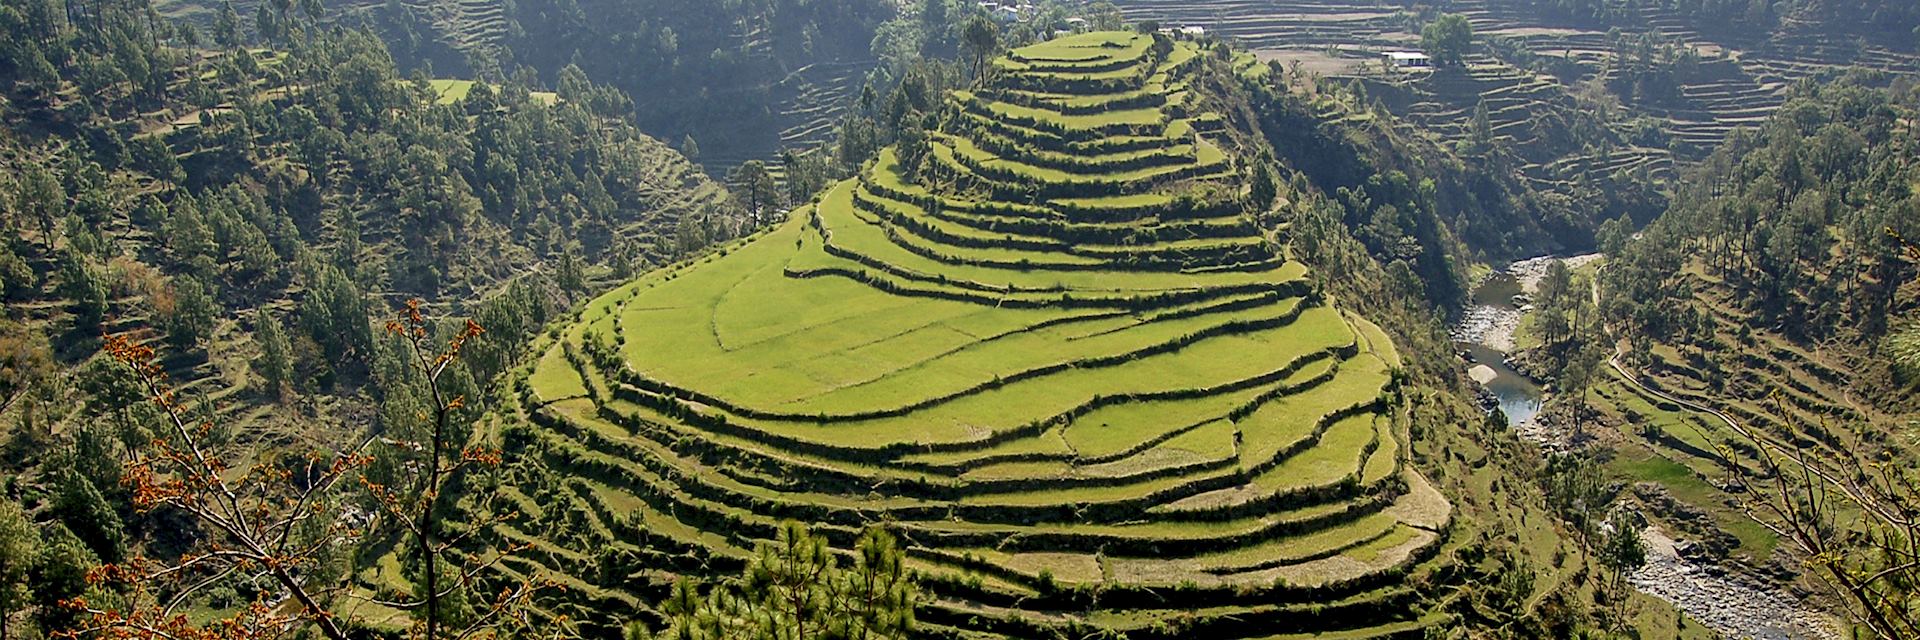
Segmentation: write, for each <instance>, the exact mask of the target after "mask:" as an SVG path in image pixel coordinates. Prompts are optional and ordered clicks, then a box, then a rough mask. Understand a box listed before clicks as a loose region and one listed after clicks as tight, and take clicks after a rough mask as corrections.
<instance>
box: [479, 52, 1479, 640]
mask: <svg viewBox="0 0 1920 640" xmlns="http://www.w3.org/2000/svg"><path fill="white" fill-rule="evenodd" d="M996 65H997V67H998V68H999V69H1000V70H1001V71H1002V73H1001V74H1000V76H999V79H998V80H997V81H995V82H993V83H991V84H990V85H987V86H981V87H977V88H975V89H974V90H972V91H963V92H956V93H954V94H953V95H952V96H951V100H950V104H949V105H948V108H947V110H946V114H947V117H946V119H945V123H944V125H943V126H942V127H940V128H939V129H938V130H937V131H935V132H934V133H932V134H931V135H930V137H929V140H928V142H927V146H926V147H925V149H924V153H923V154H921V155H923V157H924V160H922V161H921V163H920V165H921V166H919V167H911V166H905V165H910V164H912V163H911V161H910V160H903V159H902V157H901V156H902V154H901V153H900V152H899V151H898V150H888V151H885V152H883V153H882V154H881V157H880V158H879V159H878V160H877V161H875V162H873V163H870V164H869V165H868V166H867V167H866V168H865V170H864V171H863V172H862V173H861V174H860V175H858V176H857V177H855V178H852V179H849V180H846V181H844V182H842V183H840V184H838V185H835V186H833V187H831V188H830V189H829V190H828V191H827V192H826V193H824V194H823V195H822V196H820V197H819V198H817V199H816V200H815V201H814V202H812V203H810V204H808V205H807V206H803V207H800V208H799V209H797V210H795V211H794V212H793V213H792V215H791V217H790V218H789V219H788V220H787V221H786V223H785V224H782V225H779V226H777V227H775V228H772V229H770V230H767V231H765V232H763V233H761V234H759V235H758V236H756V237H754V238H751V239H749V240H747V241H744V242H741V243H739V244H736V245H732V246H730V247H729V248H727V249H725V250H722V251H720V252H718V253H717V254H714V255H711V256H709V257H706V258H703V259H700V260H698V261H696V262H694V263H691V264H685V265H680V266H677V267H674V268H670V269H666V270H662V271H659V272H655V273H653V274H650V275H647V276H645V277H642V278H640V279H638V280H635V281H633V282H631V283H628V284H626V285H624V286H621V287H619V288H617V289H615V290H613V291H611V292H609V293H607V294H605V295H604V296H602V297H600V298H598V299H596V300H594V301H592V302H590V303H588V304H587V305H586V307H585V309H584V310H583V311H581V312H580V313H579V314H578V315H577V317H576V318H575V319H574V320H573V321H571V322H570V323H568V324H566V325H565V326H564V327H561V328H558V329H556V330H555V331H552V332H550V333H549V334H548V336H547V337H546V338H545V339H544V340H543V341H541V342H540V343H538V344H537V345H536V346H535V351H534V353H535V354H536V355H535V356H534V357H532V358H530V360H531V361H533V362H534V364H533V365H532V366H531V367H530V368H529V369H528V370H527V371H526V372H525V374H524V377H522V378H521V380H520V382H518V383H517V385H516V395H517V396H518V403H517V406H516V407H514V408H513V409H511V410H509V411H507V412H505V413H503V414H501V415H497V416H495V420H496V421H497V424H496V428H498V429H500V430H502V431H503V432H504V434H505V436H506V441H507V443H508V447H509V451H510V453H511V454H512V457H513V458H514V459H515V460H516V462H514V463H513V464H512V465H511V466H514V467H515V468H518V469H522V471H515V472H513V473H514V474H517V475H518V476H519V477H520V478H521V481H520V482H519V483H518V484H515V485H513V486H510V487H508V488H505V489H503V492H504V493H505V494H506V495H507V496H508V497H509V498H512V499H514V500H516V501H518V502H519V503H520V504H521V505H522V508H523V509H525V510H526V511H527V512H528V513H529V514H532V515H534V516H535V517H534V518H533V519H532V520H533V522H530V523H521V524H515V525H511V526H508V525H501V526H500V527H499V528H498V529H496V533H497V534H498V535H500V536H502V537H504V538H508V539H516V540H528V541H533V542H534V543H535V545H536V547H535V549H536V550H535V552H533V553H531V554H529V555H528V556H527V557H526V558H524V559H521V560H516V562H515V563H514V564H512V565H510V566H508V567H507V568H505V569H504V570H505V571H507V572H510V573H526V572H533V571H542V570H544V571H549V572H552V573H557V574H563V575H566V576H571V577H570V578H567V579H566V580H567V584H568V585H569V586H570V587H572V592H573V593H574V594H575V596H576V598H575V600H576V602H578V603H579V604H576V605H573V606H581V607H591V608H592V609H593V610H594V611H596V612H597V615H598V616H599V617H601V618H605V617H607V616H608V614H609V612H614V611H621V610H644V609H645V605H644V604H642V603H644V602H647V601H650V600H653V599H656V598H657V597H658V596H659V595H660V593H661V589H662V584H664V580H665V578H666V577H667V576H670V575H671V574H674V573H695V574H713V573H719V572H723V571H727V570H729V569H732V568H737V567H738V566H740V564H741V563H742V562H743V559H744V558H745V557H746V556H747V555H748V554H749V553H751V552H752V549H753V547H754V545H755V544H756V542H758V541H762V540H766V539H769V538H771V537H772V536H773V535H774V530H775V527H776V525H777V523H778V522H779V521H780V520H782V519H798V520H802V521H806V522H809V523H812V524H814V526H816V527H817V528H818V529H819V530H820V531H821V532H822V533H823V535H825V536H826V537H827V538H828V539H829V540H831V541H832V542H833V543H834V544H835V545H838V546H839V547H841V548H843V549H844V548H847V547H848V546H850V545H851V544H852V542H853V539H854V537H855V536H856V535H857V534H858V532H859V531H860V530H861V529H862V528H863V527H865V526H867V525H870V524H874V523H885V526H887V527H888V528H889V529H890V530H892V531H894V532H895V533H896V534H897V535H898V536H900V538H901V540H902V543H903V545H904V547H905V548H906V549H907V552H908V556H909V558H910V564H911V567H912V568H913V569H915V570H916V571H917V572H919V573H920V574H921V576H922V582H923V585H924V589H925V590H927V591H930V592H931V594H932V597H931V599H930V600H929V601H928V602H926V603H924V605H923V607H922V610H921V612H920V619H921V621H922V624H923V625H924V626H926V627H928V631H929V632H932V633H935V634H945V635H947V636H948V637H989V636H1004V635H1016V636H1022V637H1032V636H1041V635H1051V634H1055V633H1066V632H1068V631H1071V630H1076V629H1077V630H1081V631H1086V630H1089V629H1106V630H1113V631H1120V632H1124V633H1125V634H1127V637H1132V638H1173V637H1211V638H1250V637H1278V635H1276V634H1292V633H1302V634H1305V633H1321V632H1333V633H1337V634H1339V637H1350V638H1365V637H1383V636H1392V637H1399V636H1407V635H1412V636H1414V637H1418V635H1419V634H1420V632H1421V629H1422V628H1423V627H1424V626H1426V625H1428V624H1431V623H1433V622H1434V621H1435V620H1437V619H1439V618H1438V617H1437V614H1430V613H1428V612H1429V611H1430V610H1431V606H1432V605H1431V602H1432V600H1430V598H1429V596H1431V595H1433V594H1430V593H1427V592H1425V591H1423V590H1421V589H1418V588H1416V587H1415V586H1413V585H1421V584H1432V583H1437V582H1444V581H1446V580H1448V579H1449V578H1447V577H1446V576H1448V575H1451V572H1449V571H1445V569H1448V568H1450V567H1451V566H1452V565H1451V564H1450V563H1451V562H1452V560H1451V558H1452V554H1449V553H1443V551H1445V550H1446V549H1447V548H1448V547H1449V546H1450V545H1453V544H1457V542H1456V537H1457V536H1453V535H1450V532H1451V531H1452V527H1451V525H1452V513H1453V507H1452V506H1451V504H1450V503H1449V502H1448V500H1447V498H1446V497H1444V496H1443V495H1442V494H1441V493H1440V492H1439V491H1437V490H1436V489H1435V488H1434V487H1433V486H1432V485H1431V484H1429V482H1428V481H1427V479H1425V478H1424V477H1422V475H1421V474H1419V473H1418V472H1416V471H1414V470H1413V469H1412V468H1411V467H1409V466H1407V465H1406V464H1404V458H1405V456H1406V451H1407V446H1406V443H1407V436H1406V433H1405V429H1406V428H1407V427H1406V423H1405V420H1404V411H1403V407H1402V406H1400V402H1399V401H1398V400H1397V399H1396V398H1397V395H1396V394H1395V390H1396V385H1395V382H1394V380H1395V371H1396V370H1397V369H1398V368H1399V367H1400V362H1399V356H1398V355H1397V352H1396V351H1395V348H1394V345H1393V344H1392V342H1391V341H1390V340H1389V339H1388V338H1387V336H1386V334H1384V333H1383V332H1382V331H1381V330H1380V329H1379V328H1377V327H1375V326H1374V325H1372V324H1371V323H1369V322H1367V321H1366V320H1363V319H1361V318H1359V317H1357V316H1354V315H1351V314H1349V313H1345V312H1342V311H1341V310H1339V309H1337V308H1336V307H1335V306H1333V304H1332V303H1331V301H1329V300H1327V299H1326V298H1324V297H1323V296H1322V295H1320V294H1319V293H1317V288H1316V287H1315V286H1313V285H1312V284H1311V281H1310V279H1309V277H1308V276H1309V274H1308V272H1307V270H1306V268H1305V267H1304V266H1303V265H1301V264H1299V263H1297V262H1293V261H1291V260H1288V259H1286V258H1285V257H1284V254H1283V253H1282V252H1281V251H1280V250H1279V247H1278V246H1277V244H1276V241H1275V240H1274V239H1272V238H1269V237H1266V236H1264V235H1263V234H1262V232H1261V230H1260V229H1259V228H1258V227H1257V226H1256V225H1255V224H1254V223H1253V222H1252V220H1251V218H1250V216H1248V215H1246V211H1245V209H1244V205H1243V204H1241V199H1240V196H1239V187H1240V185H1241V183H1242V182H1244V180H1243V177H1244V174H1243V171H1242V169H1241V167H1240V166H1239V163H1238V162H1237V160H1236V157H1237V153H1238V152H1237V151H1236V143H1235V142H1234V140H1235V137H1234V134H1233V132H1231V131H1229V130H1228V129H1227V127H1228V126H1229V125H1228V124H1227V123H1226V120H1225V119H1224V118H1222V117H1220V115H1219V112H1218V111H1216V110H1214V108H1213V107H1214V106H1215V105H1216V104H1217V103H1216V101H1217V100H1218V99H1219V98H1218V96H1219V93H1218V92H1219V91H1220V89H1219V88H1218V87H1216V86H1215V84H1214V83H1217V82H1219V81H1220V78H1221V77H1222V73H1223V68H1224V66H1225V63H1223V62H1221V61H1218V60H1214V59H1213V58H1212V57H1211V56H1203V55H1200V52H1199V50H1198V48H1197V47H1195V46H1194V45H1191V44H1188V43H1179V42H1174V41H1171V40H1166V39H1163V38H1162V39H1156V38H1153V37H1148V36H1142V35H1137V34H1128V33H1095V34H1085V35H1079V36H1072V37H1068V38H1064V39H1060V40H1055V41H1051V42H1048V43H1043V44H1040V45H1035V46H1032V47H1027V48H1024V49H1020V50H1017V51H1015V52H1013V53H1012V54H1011V55H1010V56H1009V57H1006V58H1003V59H1001V60H999V61H998V62H996ZM535 467H537V468H540V469H544V470H547V471H546V472H545V473H550V475H543V473H540V472H527V471H524V470H525V469H529V468H535ZM553 523H568V524H566V525H564V526H554V524H553ZM556 606H566V605H556ZM1079 635H1081V634H1079V633H1076V634H1075V637H1079Z"/></svg>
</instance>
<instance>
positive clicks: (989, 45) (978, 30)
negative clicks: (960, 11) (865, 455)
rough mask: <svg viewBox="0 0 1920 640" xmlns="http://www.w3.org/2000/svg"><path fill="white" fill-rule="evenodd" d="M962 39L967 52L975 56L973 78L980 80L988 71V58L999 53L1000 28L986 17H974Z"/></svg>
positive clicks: (964, 29) (965, 29)
mask: <svg viewBox="0 0 1920 640" xmlns="http://www.w3.org/2000/svg"><path fill="white" fill-rule="evenodd" d="M960 37H961V39H962V40H963V41H965V42H966V45H967V52H968V53H971V54H973V77H974V78H975V79H978V78H979V77H980V74H982V73H985V72H986V70H987V58H990V57H992V56H993V55H994V54H996V53H999V49H1000V27H999V26H997V25H995V24H993V21H992V20H990V19H988V18H987V17H986V16H974V17H973V19H971V20H968V21H967V26H966V27H965V28H963V29H962V30H961V32H960Z"/></svg>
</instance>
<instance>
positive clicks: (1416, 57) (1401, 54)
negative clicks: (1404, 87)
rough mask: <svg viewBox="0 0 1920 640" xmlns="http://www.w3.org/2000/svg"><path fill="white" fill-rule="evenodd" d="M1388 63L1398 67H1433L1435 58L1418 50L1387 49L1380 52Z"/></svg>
mask: <svg viewBox="0 0 1920 640" xmlns="http://www.w3.org/2000/svg"><path fill="white" fill-rule="evenodd" d="M1380 57H1381V58H1382V59H1384V60H1386V61H1387V64H1390V65H1393V66H1396V67H1402V68H1406V67H1431V66H1433V58H1431V57H1428V56H1427V54H1424V53H1420V52H1418V51H1387V52H1383V53H1381V54H1380Z"/></svg>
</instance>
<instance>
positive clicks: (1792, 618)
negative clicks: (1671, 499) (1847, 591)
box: [1628, 527, 1843, 640]
mask: <svg viewBox="0 0 1920 640" xmlns="http://www.w3.org/2000/svg"><path fill="white" fill-rule="evenodd" d="M1640 541H1641V542H1642V543H1643V544H1645V545H1646V549H1647V564H1646V566H1644V567H1641V568H1640V570H1639V571H1635V572H1634V573H1633V575H1632V576H1629V577H1628V582H1631V583H1632V584H1633V586H1634V588H1637V589H1639V590H1640V591H1642V592H1645V593H1646V594H1648V595H1651V596H1653V597H1656V598H1659V599H1661V600H1665V601H1667V602H1671V603H1673V604H1674V606H1677V607H1679V608H1680V610H1681V611H1685V612H1687V615H1690V616H1693V618H1694V619H1695V620H1698V621H1700V623H1701V624H1704V625H1706V626H1707V627H1708V628H1710V629H1713V630H1714V631H1717V632H1720V633H1722V634H1725V635H1726V636H1727V637H1729V638H1753V639H1755V640H1841V638H1842V637H1843V636H1842V635H1841V634H1840V632H1839V630H1838V629H1836V628H1835V626H1834V624H1833V621H1832V620H1831V619H1830V618H1828V617H1827V616H1825V615H1823V614H1820V613H1817V612H1815V611H1813V610H1811V608H1809V607H1807V606H1806V605H1805V604H1803V603H1800V602H1796V601H1794V600H1793V599H1791V598H1789V597H1787V596H1785V595H1783V594H1781V593H1780V592H1779V590H1778V589H1777V588H1771V587H1768V586H1764V585H1756V584H1753V583H1752V582H1751V581H1749V580H1747V579H1744V578H1741V577H1738V576H1736V575H1732V574H1728V573H1727V572H1725V571H1721V570H1718V569H1716V568H1714V567H1713V566H1711V565H1702V564H1699V563H1696V562H1694V561H1692V560H1688V559H1687V558H1685V557H1683V556H1682V555H1681V553H1680V549H1679V545H1680V543H1676V542H1675V541H1674V540H1673V539H1672V538H1669V537H1667V535H1666V534H1665V533H1664V532H1662V531H1660V529H1658V528H1655V527H1648V528H1647V529H1646V530H1645V531H1642V532H1641V533H1640Z"/></svg>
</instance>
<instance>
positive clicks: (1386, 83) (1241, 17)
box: [1116, 0, 1920, 187]
mask: <svg viewBox="0 0 1920 640" xmlns="http://www.w3.org/2000/svg"><path fill="white" fill-rule="evenodd" d="M1116 4H1118V5H1120V7H1121V9H1122V11H1123V12H1125V14H1126V16H1127V17H1128V19H1131V20H1157V21H1160V22H1162V23H1166V24H1177V25H1197V26H1203V27H1205V28H1206V29H1207V30H1208V31H1209V32H1210V33H1211V34H1214V35H1217V36H1219V37H1223V38H1227V39H1231V40H1235V41H1237V42H1240V43H1242V44H1243V45H1245V46H1246V47H1248V48H1250V49H1254V50H1256V51H1260V52H1261V53H1262V55H1263V57H1266V58H1269V59H1280V60H1286V61H1292V60H1301V61H1303V63H1304V65H1303V66H1304V68H1305V69H1306V70H1309V71H1316V72H1319V73H1322V74H1323V75H1328V76H1340V77H1349V78H1357V79H1361V80H1363V81H1365V82H1367V83H1368V84H1369V88H1370V89H1372V90H1374V93H1375V95H1377V96H1380V97H1381V98H1382V99H1383V101H1385V103H1386V104H1387V106H1388V107H1389V108H1391V109H1392V110H1393V111H1394V112H1395V113H1396V114H1398V115H1401V116H1403V117H1405V118H1407V119H1409V120H1411V121H1412V122H1414V123H1416V124H1418V125H1420V126H1421V128H1422V129H1424V130H1427V131H1429V132H1432V133H1434V134H1435V135H1439V136H1442V137H1453V136H1458V135H1460V134H1461V133H1462V132H1464V131H1466V130H1467V128H1468V127H1469V126H1470V122H1471V118H1472V117H1473V114H1474V111H1475V109H1476V107H1477V106H1479V105H1480V104H1481V103H1482V102H1483V101H1484V103H1485V104H1486V107H1487V110H1488V116H1489V121H1490V123H1491V124H1492V128H1493V130H1494V132H1495V133H1496V134H1497V135H1498V137H1500V138H1504V139H1506V140H1507V141H1508V142H1510V143H1511V147H1512V148H1513V149H1515V150H1516V151H1517V153H1518V154H1519V155H1520V156H1521V157H1522V158H1523V159H1525V160H1526V161H1527V163H1528V164H1527V165H1526V166H1524V167H1523V170H1524V171H1525V173H1526V175H1527V176H1528V177H1529V178H1532V179H1533V180H1534V181H1536V183H1538V184H1540V185H1541V186H1547V187H1552V186H1555V185H1562V184H1568V183H1570V182H1572V181H1575V180H1578V179H1579V178H1580V177H1581V176H1582V175H1593V174H1596V173H1600V174H1610V173H1614V172H1618V171H1622V170H1627V171H1633V170H1638V169H1641V168H1643V167H1644V169H1645V170H1646V172H1647V173H1648V174H1649V175H1652V176H1655V177H1660V176H1671V175H1672V170H1673V167H1674V162H1675V160H1676V159H1678V160H1680V161H1682V162H1687V161H1692V160H1698V159H1700V158H1701V157H1703V156H1704V155H1705V153H1706V152H1707V151H1709V150H1711V149H1712V148H1713V147H1715V146H1717V145H1718V144H1719V143H1720V142H1721V141H1722V140H1724V139H1725V138H1726V136H1727V135H1728V134H1730V133H1731V132H1732V131H1733V130H1734V129H1737V128H1741V127H1753V126H1757V125H1758V124H1759V123H1760V122H1761V121H1763V120H1764V119H1765V118H1766V116H1767V115H1768V114H1770V113H1772V112H1773V111H1774V109H1776V108H1778V107H1779V106H1780V103H1781V101H1782V100H1783V96H1784V93H1785V91H1786V89H1787V88H1788V87H1790V86H1791V85H1792V84H1793V83H1795V82H1798V81H1800V80H1802V79H1806V78H1810V77H1814V76H1817V75H1820V74H1824V73H1828V72H1831V71H1833V70H1836V69H1841V68H1846V67H1849V66H1861V67H1866V68H1873V69H1882V70H1887V71H1897V72H1913V71H1917V70H1920V52H1915V51H1913V50H1912V48H1911V46H1910V45H1907V46H1903V45H1900V44H1896V43H1894V42H1893V41H1892V40H1889V39H1888V38H1884V37H1881V36H1882V35H1884V34H1882V33H1881V32H1882V31H1886V30H1887V29H1886V28H1885V27H1886V25H1879V26H1875V25H1866V24H1859V25H1850V24H1840V23H1833V24H1820V23H1815V22H1811V21H1809V20H1806V19H1800V18H1796V17H1793V16H1789V17H1786V18H1784V19H1783V20H1782V21H1781V23H1780V24H1779V26H1777V27H1775V28H1773V29H1771V30H1765V29H1762V30H1757V31H1756V30H1752V29H1742V28H1731V27H1729V26H1728V25H1725V24H1700V22H1701V20H1700V19H1697V18H1694V17H1691V16H1686V15H1680V14H1676V13H1675V12H1673V11H1672V10H1670V9H1664V8H1655V7H1653V6H1651V3H1640V4H1638V5H1636V4H1629V5H1627V6H1640V7H1641V8H1639V9H1635V10H1634V12H1633V13H1631V14H1629V15H1622V16H1619V17H1617V18H1616V19H1615V20H1614V22H1613V23H1609V24H1601V23H1596V22H1595V21H1592V20H1587V21H1574V20H1570V19H1565V18H1556V17H1553V16H1551V15H1549V14H1547V13H1546V12H1545V10H1543V9H1541V8H1539V7H1537V6H1534V5H1532V4H1529V3H1523V2H1519V1H1517V0H1459V1H1456V2H1451V3H1447V4H1446V5H1445V10H1446V11H1451V12H1456V13H1460V14H1463V15H1466V16H1467V17H1468V18H1469V20H1470V21H1471V22H1472V23H1473V27H1474V31H1475V33H1476V34H1478V35H1479V36H1481V40H1482V41H1483V42H1485V41H1488V40H1491V39H1499V40H1504V41H1507V42H1510V43H1512V46H1511V49H1510V50H1506V49H1501V50H1495V49H1488V50H1487V51H1484V52H1478V53H1476V54H1475V55H1473V56H1470V57H1469V59H1468V63H1469V64H1468V67H1467V68H1466V69H1465V70H1464V71H1461V72H1442V73H1436V74H1426V73H1418V74H1414V75H1411V76H1407V75H1398V74H1386V75H1383V74H1381V73H1380V72H1379V71H1377V70H1375V67H1374V65H1373V64H1372V63H1373V58H1374V57H1375V56H1376V53H1375V52H1378V51H1381V50H1386V49H1400V48H1418V46H1419V35H1418V23H1419V20H1418V18H1417V17H1414V16H1411V15H1409V14H1405V13H1402V12H1398V11H1397V10H1396V9H1394V8H1392V7H1387V6H1382V5H1380V4H1379V3H1373V2H1358V1H1348V0H1333V1H1321V0H1312V1H1307V0H1203V1H1191V0H1117V1H1116ZM1615 27H1617V28H1618V29H1619V30H1620V33H1621V35H1623V36H1624V38H1625V39H1626V40H1627V41H1628V42H1630V43H1633V44H1632V46H1635V47H1637V46H1638V44H1637V43H1638V42H1639V41H1640V40H1641V39H1642V38H1648V37H1650V38H1652V39H1654V40H1656V41H1658V42H1661V43H1671V44H1672V45H1673V46H1675V47H1677V48H1679V49H1681V50H1690V51H1692V52H1693V53H1694V54H1695V55H1697V56H1698V63H1697V65H1695V66H1693V67H1691V68H1690V70H1689V71H1687V72H1685V73H1680V74H1676V75H1675V77H1674V81H1675V82H1676V83H1677V92H1676V95H1672V96H1660V97H1659V98H1658V99H1651V98H1648V97H1646V96H1631V95H1623V96H1621V99H1622V103H1623V106H1624V107H1626V112H1627V116H1648V117H1651V118H1654V119H1655V120H1656V121H1657V122H1658V124H1659V128H1660V131H1659V135H1658V136H1647V135H1643V134H1636V133H1635V132H1634V131H1632V130H1631V128H1630V126H1629V123H1628V120H1629V118H1628V117H1619V118H1616V119H1615V120H1614V121H1613V122H1611V123H1610V124H1609V127H1610V128H1611V129H1613V133H1612V134H1611V135H1604V136H1599V137H1597V138H1594V139H1599V140H1604V143H1593V144H1582V141H1577V140H1570V139H1567V138H1566V137H1565V134H1566V132H1567V131H1569V130H1572V129H1574V128H1576V127H1578V126H1580V125H1579V124H1578V121H1579V120H1580V119H1581V118H1584V117H1589V116H1591V113H1583V112H1591V111H1593V110H1594V109H1593V108H1592V107H1591V106H1590V105H1587V106H1583V105H1581V104H1578V103H1576V102H1575V101H1574V99H1573V98H1572V94H1573V93H1574V91H1573V89H1574V88H1575V87H1577V86H1578V85H1580V84H1581V83H1584V82H1588V81H1592V80H1595V79H1597V80H1599V82H1600V84H1602V85H1608V86H1610V87H1611V88H1612V89H1614V91H1615V92H1616V93H1619V92H1620V89H1621V88H1622V87H1631V86H1632V85H1633V84H1634V82H1633V79H1632V78H1629V77H1626V76H1625V75H1623V74H1625V73H1628V71H1627V70H1628V69H1630V68H1631V65H1629V64H1624V63H1623V60H1622V59H1621V56H1620V55H1619V50H1618V49H1617V48H1616V45H1615V43H1614V42H1612V41H1610V39H1609V33H1608V32H1609V30H1610V29H1612V28H1615ZM1896 31H1897V30H1896ZM1477 49H1478V48H1477ZM1496 51H1501V52H1503V54H1502V55H1500V56H1498V57H1496V56H1495V55H1490V54H1491V53H1494V52H1496ZM1513 52H1518V55H1516V54H1515V53H1513ZM1570 123H1571V124H1570ZM1649 138H1652V139H1649ZM1584 142H1592V140H1587V141H1584Z"/></svg>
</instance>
